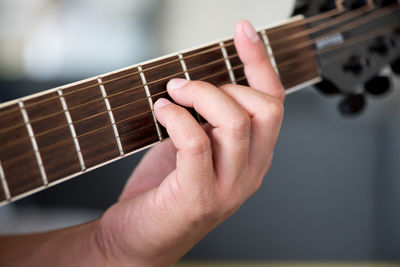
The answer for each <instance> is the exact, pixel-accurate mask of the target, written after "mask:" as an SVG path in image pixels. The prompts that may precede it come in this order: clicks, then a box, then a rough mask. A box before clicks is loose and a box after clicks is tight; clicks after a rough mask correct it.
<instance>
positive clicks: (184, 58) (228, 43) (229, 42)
mask: <svg viewBox="0 0 400 267" xmlns="http://www.w3.org/2000/svg"><path fill="white" fill-rule="evenodd" d="M342 13H343V12H342ZM289 25H290V24H289ZM231 40H232V39H229V40H226V41H225V42H227V43H226V44H225V45H224V47H229V46H231V45H233V41H231ZM213 45H215V46H217V47H214V48H210V49H207V50H205V51H201V52H198V53H195V54H191V55H185V57H183V58H182V59H183V60H187V59H188V58H191V57H194V56H198V55H201V54H205V53H208V52H211V51H217V50H219V49H220V48H221V47H220V46H218V44H213ZM180 60H181V58H176V59H174V60H172V61H169V62H165V63H162V64H160V65H156V66H152V67H150V68H148V69H146V70H145V71H149V70H152V69H155V68H159V67H161V66H164V65H168V64H171V63H174V62H179V61H180ZM135 67H136V66H134V67H132V69H133V68H135ZM128 70H129V69H128ZM128 70H127V71H128ZM138 73H139V72H138V71H136V72H134V73H130V74H127V75H124V76H121V77H118V78H115V79H111V80H108V81H105V82H103V83H101V84H100V83H96V84H93V85H90V86H86V87H83V88H79V89H78V90H76V91H74V92H67V93H65V94H64V95H65V96H67V95H69V94H75V93H77V92H80V91H83V90H86V89H89V88H95V87H97V86H99V85H106V84H108V83H110V82H113V81H115V80H119V79H123V78H126V77H128V76H131V75H136V74H138ZM89 82H90V81H89ZM62 87H63V86H61V87H60V88H62ZM65 89H68V88H65ZM57 98H58V96H54V97H50V98H48V99H44V100H42V101H38V102H35V103H31V104H30V103H27V104H26V107H28V108H29V106H31V105H37V104H41V103H44V102H47V101H51V100H53V99H57ZM18 111H19V109H18V108H15V109H13V110H8V111H6V112H3V115H6V114H8V113H11V112H18Z"/></svg>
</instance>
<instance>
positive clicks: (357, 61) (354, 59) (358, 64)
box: [343, 55, 369, 75]
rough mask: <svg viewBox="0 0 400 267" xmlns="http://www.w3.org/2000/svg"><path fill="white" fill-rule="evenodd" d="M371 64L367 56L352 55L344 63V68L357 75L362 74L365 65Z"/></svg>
mask: <svg viewBox="0 0 400 267" xmlns="http://www.w3.org/2000/svg"><path fill="white" fill-rule="evenodd" d="M368 66H369V60H368V59H367V58H363V57H359V56H355V55H354V56H351V57H350V58H349V59H348V60H347V62H346V63H345V64H344V65H343V70H344V71H348V72H352V73H353V74H355V75H359V74H361V72H362V71H363V70H364V68H365V67H368Z"/></svg>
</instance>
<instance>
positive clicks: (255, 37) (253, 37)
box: [243, 20, 260, 43]
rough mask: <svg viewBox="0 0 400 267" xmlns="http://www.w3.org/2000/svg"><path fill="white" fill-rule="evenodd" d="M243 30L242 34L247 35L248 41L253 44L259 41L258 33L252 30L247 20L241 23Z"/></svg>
mask: <svg viewBox="0 0 400 267" xmlns="http://www.w3.org/2000/svg"><path fill="white" fill-rule="evenodd" d="M243 28H244V32H245V33H246V35H247V38H249V40H250V41H252V42H253V43H256V42H258V40H260V37H258V33H257V32H256V30H255V29H254V28H253V26H252V25H251V24H250V22H248V21H247V20H245V21H243Z"/></svg>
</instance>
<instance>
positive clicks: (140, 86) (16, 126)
mask: <svg viewBox="0 0 400 267" xmlns="http://www.w3.org/2000/svg"><path fill="white" fill-rule="evenodd" d="M232 45H233V44H232ZM343 45H346V43H345V44H342V45H341V46H343ZM331 50H333V49H329V51H331ZM312 52H315V54H322V53H324V52H325V51H322V52H318V51H315V50H314V51H312ZM234 57H237V54H234V55H231V56H229V59H232V58H234ZM296 60H298V59H297V58H296V59H294V60H293V59H289V60H287V62H285V61H284V62H280V63H279V66H280V67H281V66H282V67H283V66H286V65H288V63H292V62H293V61H296ZM222 61H224V59H219V60H215V61H212V62H209V63H207V64H205V65H201V66H197V67H195V68H192V69H190V70H188V71H193V70H196V69H199V68H203V67H205V66H209V65H212V64H215V63H218V62H222ZM184 73H185V72H179V73H175V74H173V75H170V76H167V77H163V78H162V79H159V80H156V81H152V82H149V83H147V84H146V85H151V84H153V83H157V82H159V81H161V80H165V79H170V78H173V77H175V76H178V75H181V74H184ZM96 87H97V84H96ZM142 87H143V85H139V86H136V87H133V88H128V89H126V90H124V91H121V92H118V93H116V94H112V95H108V98H110V97H113V96H116V95H119V94H122V93H125V92H127V91H130V90H134V89H137V88H142ZM102 100H103V98H98V99H95V100H92V101H89V102H86V103H84V104H81V105H78V106H74V107H72V108H69V110H68V111H71V110H73V109H76V108H78V107H81V106H84V105H87V104H90V103H94V102H97V101H102ZM64 112H65V111H60V112H56V113H52V114H50V115H47V116H42V117H40V118H37V119H34V120H32V121H31V123H35V122H37V121H40V120H43V119H46V118H49V117H52V116H56V115H58V114H62V113H64ZM23 125H24V124H20V125H15V126H12V127H9V128H6V129H3V130H1V131H0V133H3V132H6V131H9V130H11V129H15V128H18V127H21V126H23Z"/></svg>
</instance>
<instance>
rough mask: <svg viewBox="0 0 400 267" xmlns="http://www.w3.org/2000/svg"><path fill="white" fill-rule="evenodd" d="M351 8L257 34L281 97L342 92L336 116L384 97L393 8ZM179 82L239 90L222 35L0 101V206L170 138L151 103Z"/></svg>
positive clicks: (394, 27) (393, 41) (350, 4)
mask: <svg viewBox="0 0 400 267" xmlns="http://www.w3.org/2000/svg"><path fill="white" fill-rule="evenodd" d="M303 2H304V1H303ZM328 2H329V1H328ZM356 2H357V3H358V4H355V3H354V1H344V2H342V1H340V2H339V1H334V2H333V3H334V4H336V5H332V6H333V8H331V7H330V6H328V7H327V8H326V9H327V11H325V12H324V13H321V14H317V15H314V16H311V17H306V18H305V17H303V16H295V17H293V18H291V19H289V20H287V21H285V22H283V23H280V24H278V25H275V26H272V27H264V28H261V29H259V31H258V33H259V35H260V37H261V39H262V40H263V42H264V44H265V47H266V50H267V51H268V55H269V57H270V60H271V62H272V64H273V66H274V68H275V70H276V72H277V73H278V75H279V77H280V78H281V81H282V84H283V85H284V87H285V88H286V93H287V94H289V93H292V92H295V91H297V90H300V89H302V88H305V87H307V86H310V85H315V86H317V87H318V88H319V89H320V90H321V91H323V92H325V93H328V94H332V93H341V94H344V95H345V99H344V101H343V102H342V104H341V105H340V106H341V110H342V112H344V113H346V114H354V113H357V112H359V111H360V109H361V107H362V106H363V105H362V102H363V99H364V92H365V91H366V92H369V93H370V94H377V93H382V92H381V91H379V90H377V89H376V88H375V85H376V84H378V85H379V84H380V83H379V82H377V80H376V79H377V77H378V80H379V79H381V78H382V77H380V76H376V75H377V74H378V73H379V71H380V70H381V69H382V68H383V67H385V66H386V65H388V64H390V65H391V66H392V69H393V71H394V72H395V73H398V72H399V58H400V49H399V44H398V43H399V42H400V38H399V26H400V23H399V16H400V8H399V2H398V1H356ZM297 10H298V9H297ZM178 77H179V78H186V79H188V80H203V81H206V82H209V83H212V84H214V85H216V86H220V85H222V84H226V83H236V84H242V85H247V81H246V78H245V76H244V71H243V65H242V63H241V61H240V59H239V57H238V55H237V52H236V49H235V47H234V45H233V40H232V39H230V38H228V39H223V40H220V41H218V42H214V43H210V44H208V45H205V46H201V47H198V48H194V49H190V50H184V51H181V52H178V53H174V54H170V55H168V56H165V57H162V58H157V59H154V60H151V61H147V62H143V63H140V64H137V65H133V66H130V67H127V68H124V69H120V70H117V71H114V72H111V73H107V74H103V75H99V76H96V77H93V78H89V79H86V80H83V81H79V82H76V83H72V84H68V85H64V86H60V87H57V88H54V89H51V90H48V91H45V92H42V93H39V94H35V95H31V96H27V97H23V98H20V99H17V100H14V101H10V102H6V103H3V104H0V203H1V204H2V205H4V204H7V203H10V202H12V201H15V200H17V199H20V198H23V197H24V196H27V195H30V194H33V193H35V192H38V191H40V190H43V189H45V188H48V187H50V186H53V185H56V184H58V183H61V182H63V181H66V180H68V179H71V178H73V177H76V176H78V175H80V174H82V173H85V172H88V171H91V170H93V169H96V168H99V167H101V166H103V165H105V164H108V163H110V162H113V161H116V160H118V159H121V158H123V157H126V156H129V155H131V154H133V153H136V152H138V151H141V150H143V149H146V148H148V147H151V146H153V145H155V144H157V143H159V142H161V141H162V140H163V139H166V138H168V134H167V132H166V130H165V129H164V128H163V127H162V126H161V125H160V124H159V123H158V122H157V120H156V119H155V116H154V113H153V103H154V102H155V101H157V99H159V98H160V97H166V98H168V95H167V92H166V89H165V88H166V83H167V82H168V81H169V80H170V79H171V78H178ZM190 111H191V113H192V114H193V116H194V117H195V118H197V119H198V120H199V122H203V123H204V120H203V119H202V118H201V117H200V116H198V114H197V113H196V112H195V111H194V110H190Z"/></svg>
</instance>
